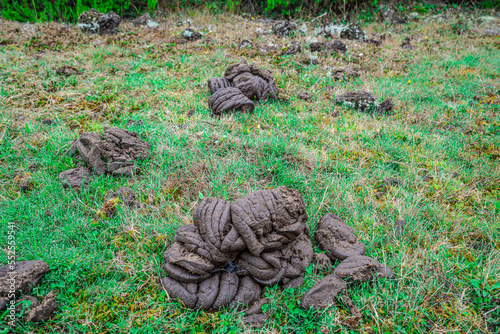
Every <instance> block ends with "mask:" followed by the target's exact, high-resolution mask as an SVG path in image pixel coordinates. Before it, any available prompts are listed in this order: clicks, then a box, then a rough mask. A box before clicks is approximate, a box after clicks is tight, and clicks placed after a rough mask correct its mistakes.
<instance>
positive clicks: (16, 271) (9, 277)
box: [0, 260, 49, 298]
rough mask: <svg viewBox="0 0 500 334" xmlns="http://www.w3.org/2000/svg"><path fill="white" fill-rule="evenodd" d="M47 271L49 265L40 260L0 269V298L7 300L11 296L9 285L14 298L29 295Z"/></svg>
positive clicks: (17, 263)
mask: <svg viewBox="0 0 500 334" xmlns="http://www.w3.org/2000/svg"><path fill="white" fill-rule="evenodd" d="M48 271H49V265H48V264H47V263H46V262H45V261H42V260H39V261H21V262H15V263H13V264H7V265H5V266H3V267H0V297H3V298H9V296H10V295H11V294H12V293H11V292H10V290H11V285H12V284H11V283H13V285H14V290H15V292H14V294H15V295H16V296H19V295H20V294H21V293H22V294H27V293H29V292H30V291H31V290H32V289H33V287H35V286H36V285H38V284H39V283H40V282H41V281H42V279H43V277H44V276H45V274H46V273H47V272H48Z"/></svg>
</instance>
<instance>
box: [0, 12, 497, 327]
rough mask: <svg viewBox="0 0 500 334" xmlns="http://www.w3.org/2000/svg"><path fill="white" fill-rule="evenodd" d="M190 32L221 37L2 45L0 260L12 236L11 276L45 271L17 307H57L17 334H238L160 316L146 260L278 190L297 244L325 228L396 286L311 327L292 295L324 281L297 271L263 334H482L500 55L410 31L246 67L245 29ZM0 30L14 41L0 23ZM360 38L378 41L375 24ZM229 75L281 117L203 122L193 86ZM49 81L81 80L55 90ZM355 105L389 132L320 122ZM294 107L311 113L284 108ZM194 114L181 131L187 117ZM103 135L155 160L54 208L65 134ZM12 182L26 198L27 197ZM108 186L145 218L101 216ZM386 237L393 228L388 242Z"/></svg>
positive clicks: (171, 314)
mask: <svg viewBox="0 0 500 334" xmlns="http://www.w3.org/2000/svg"><path fill="white" fill-rule="evenodd" d="M197 19H198V20H199V21H201V22H202V23H203V24H206V26H208V25H209V24H218V25H219V26H220V30H218V32H217V33H214V34H208V35H206V36H205V38H204V41H201V42H199V43H198V42H196V43H194V44H185V45H183V44H178V43H175V41H173V42H172V43H171V42H169V40H168V38H172V37H176V36H179V34H180V32H181V31H182V29H183V28H181V27H179V28H177V27H174V28H173V29H174V30H173V31H172V32H168V33H167V32H163V34H165V35H166V37H167V40H165V39H161V40H157V39H155V36H150V35H149V36H148V35H147V34H146V32H144V30H143V31H140V32H137V30H134V29H133V28H132V27H131V26H130V25H128V26H127V25H124V26H122V28H121V29H122V32H121V33H120V35H119V36H118V37H110V38H109V39H102V38H101V40H100V42H101V43H102V44H101V45H100V46H96V45H97V44H96V42H95V39H96V38H94V39H92V38H90V37H88V36H85V35H81V34H80V33H78V32H76V30H75V31H70V32H67V33H65V34H68V35H69V36H72V37H71V38H69V37H68V38H67V39H65V37H64V36H63V37H61V36H56V35H51V31H52V30H53V29H54V27H55V26H56V24H52V26H51V25H45V26H42V25H37V27H39V30H37V32H36V36H34V35H29V34H28V35H23V34H20V33H12V34H11V35H8V33H7V35H6V33H3V34H4V35H3V36H2V35H0V39H7V40H8V41H9V42H8V43H4V45H0V61H1V63H0V82H2V84H1V85H0V88H1V90H0V113H1V119H0V138H1V141H0V217H1V218H0V219H1V221H2V224H1V225H0V245H3V244H6V241H7V233H6V231H7V222H9V221H12V222H14V223H15V226H16V243H17V248H16V254H17V259H18V260H33V259H43V260H45V261H46V262H47V263H48V264H49V266H50V269H51V271H50V272H49V273H48V274H47V275H46V277H45V280H44V281H43V283H42V284H41V285H40V286H39V287H37V288H35V289H34V292H33V294H35V295H39V296H44V295H45V294H46V293H48V292H49V291H50V290H55V292H56V295H57V300H58V303H59V306H60V310H59V312H58V313H57V315H56V316H55V317H54V318H53V319H52V321H51V322H49V323H45V324H31V323H23V322H19V323H18V325H17V327H16V328H15V332H28V331H32V332H44V333H45V332H61V331H68V332H71V333H72V332H94V333H103V332H132V333H153V332H167V333H170V332H179V333H184V332H196V333H203V332H215V333H228V332H240V331H246V332H251V331H252V330H251V329H250V328H247V327H245V326H244V325H243V324H242V321H241V319H242V317H243V313H242V312H236V311H234V310H221V311H219V312H215V313H206V312H202V311H193V310H189V309H186V308H184V307H183V306H182V305H181V304H180V303H179V302H178V301H176V300H169V299H168V298H167V296H166V294H165V293H164V292H163V291H162V289H161V288H160V285H159V277H162V276H164V275H165V274H164V273H163V271H162V269H161V266H162V261H163V260H162V257H163V252H164V251H165V249H166V247H167V246H168V245H169V244H170V243H171V242H172V240H173V236H174V233H175V231H176V229H177V228H178V227H179V226H181V225H183V224H187V223H190V222H191V217H192V212H193V209H194V208H195V206H196V204H197V203H198V202H199V200H200V198H201V197H202V196H216V197H223V198H226V199H229V200H234V199H236V198H239V197H241V196H244V195H246V194H248V193H249V192H251V191H255V190H259V189H267V188H272V187H276V186H280V185H286V186H288V187H290V188H295V189H298V190H299V191H300V192H301V193H302V195H303V197H304V199H305V201H306V203H307V208H308V215H309V225H310V227H311V229H312V231H314V230H315V228H316V224H317V222H318V221H319V219H320V218H321V217H322V216H323V215H324V214H326V213H327V212H334V213H335V214H337V215H339V216H341V217H342V218H344V219H345V220H346V222H347V223H348V224H350V225H352V226H353V227H354V230H355V232H356V234H357V235H358V236H359V237H360V239H361V240H362V241H363V242H364V243H365V245H366V252H367V255H368V256H371V257H373V258H375V259H378V260H379V261H381V262H383V263H386V264H387V265H388V266H389V267H390V268H392V270H393V271H394V273H395V275H396V278H395V279H394V280H381V281H375V282H372V283H370V284H362V285H351V286H349V289H348V291H349V294H350V296H351V298H352V299H353V301H354V303H355V305H356V306H357V307H358V308H359V309H360V312H361V313H362V315H363V317H362V319H360V320H359V321H356V320H354V319H353V318H352V317H351V315H350V313H349V311H348V307H347V306H346V305H343V304H342V303H340V302H339V303H338V304H336V305H332V306H331V307H329V308H327V309H325V310H322V311H319V312H313V311H303V310H301V309H300V307H299V299H300V297H301V296H302V295H303V293H304V292H305V291H307V290H308V289H309V288H310V287H312V286H313V285H314V281H315V280H317V279H319V278H321V277H323V276H325V275H326V274H328V273H327V272H318V271H317V270H316V269H315V268H314V267H313V266H311V267H309V268H308V270H307V275H306V279H305V284H304V285H303V286H302V287H300V288H299V289H295V290H293V291H290V290H288V291H284V292H283V291H281V290H280V289H279V288H277V287H268V288H266V290H265V292H264V294H265V295H266V296H269V297H270V298H271V303H270V305H269V307H268V309H267V310H266V313H267V314H269V315H270V317H271V321H270V322H269V323H268V324H267V325H266V327H265V328H264V329H263V330H262V331H263V332H274V333H291V332H295V333H321V332H322V333H330V332H352V333H361V332H364V333H369V332H373V333H421V332H452V333H455V332H457V333H461V332H463V333H466V332H468V333H469V332H473V333H486V332H488V331H494V328H496V330H497V331H498V326H499V323H498V319H499V318H500V307H499V303H500V278H499V274H498V273H499V270H500V256H499V249H500V234H499V225H500V224H499V223H500V219H499V214H500V171H499V168H498V166H499V160H498V159H499V157H500V114H499V107H498V104H499V102H498V101H499V98H500V92H499V89H500V87H499V86H498V79H499V75H498V73H500V52H499V50H498V39H496V40H495V39H494V38H489V39H488V38H482V37H480V36H479V35H469V36H456V35H453V34H452V32H451V23H446V22H445V23H433V24H426V23H423V22H416V23H411V24H409V25H406V26H400V27H390V28H388V29H389V30H391V31H392V34H393V37H392V38H391V39H389V40H387V41H386V42H385V43H384V45H383V46H382V47H381V48H378V49H377V48H375V47H372V46H369V45H364V44H356V43H352V42H349V43H348V44H349V47H350V50H351V55H350V56H348V57H345V58H342V57H329V58H327V59H325V58H321V57H320V59H321V60H322V62H323V63H322V64H321V65H319V66H302V65H300V64H299V62H300V59H301V57H302V56H301V55H296V56H287V57H280V56H279V55H271V56H255V57H254V56H252V54H253V52H254V51H255V49H253V51H252V49H250V50H239V49H238V48H237V47H234V46H231V45H234V44H236V45H237V43H238V41H239V38H241V36H245V34H247V36H252V35H251V31H252V29H254V28H255V27H257V26H262V24H261V23H256V22H251V21H245V22H246V23H245V24H246V25H247V28H246V30H245V28H241V29H242V31H243V32H242V33H240V31H238V32H236V34H235V31H234V30H232V29H231V26H232V25H233V24H234V22H236V21H237V22H239V23H240V25H241V21H240V20H239V19H235V18H231V17H228V18H226V17H222V18H221V17H218V18H215V17H211V16H208V17H207V16H201V17H198V18H197ZM7 24H13V25H14V23H12V22H5V21H4V22H1V21H0V26H2V27H5V26H6V25H7ZM259 24H260V25H259ZM18 26H19V27H21V28H20V29H22V26H21V25H18ZM172 26H173V25H172ZM366 29H367V31H368V32H370V33H381V32H384V31H385V30H384V29H385V28H384V26H383V25H380V24H372V25H370V26H367V27H366ZM0 30H2V29H0ZM440 30H441V31H443V33H440V32H439V31H440ZM3 31H6V30H3ZM129 31H134V33H133V34H129V33H128V32H129ZM71 34H73V35H71ZM232 34H234V35H232ZM411 34H415V35H417V36H419V37H418V38H419V41H418V42H412V43H414V44H415V46H416V50H413V51H408V50H402V49H401V48H400V47H399V45H400V43H401V40H402V39H403V38H404V37H406V36H408V35H411ZM232 36H234V37H232ZM424 36H427V38H424ZM208 38H210V39H211V40H212V41H211V42H209V41H207V39H208ZM270 38H273V37H269V36H264V37H258V38H255V39H253V40H252V43H254V44H255V43H256V44H261V45H265V44H267V42H268V39H270ZM299 40H301V41H303V39H302V37H300V38H299ZM276 42H277V43H278V44H280V45H283V44H284V43H286V40H280V39H276ZM167 43H168V44H167ZM145 44H146V45H147V46H146V47H145ZM168 45H170V46H168ZM304 45H305V43H304ZM195 46H196V47H195ZM39 50H46V52H45V53H44V54H39V53H38V51H39ZM360 53H362V54H363V56H359V54H360ZM35 56H37V58H38V59H36V58H35ZM242 56H245V57H247V58H248V60H249V62H251V63H257V64H260V65H262V66H264V67H266V68H268V69H270V70H271V71H272V72H273V74H274V76H275V78H276V82H277V85H278V87H279V88H280V89H281V90H282V96H285V97H287V98H289V101H288V102H284V101H282V102H267V103H263V104H260V105H258V106H257V108H256V110H255V111H254V112H253V113H252V114H239V113H235V114H231V115H228V116H225V117H223V118H222V119H221V120H216V119H212V118H211V117H210V111H209V110H208V108H207V100H208V96H209V93H208V89H207V87H206V82H207V79H208V78H209V77H213V76H221V75H222V74H223V73H224V69H225V68H226V67H227V66H228V65H229V64H231V63H233V62H236V61H237V60H239V59H240V57H242ZM62 65H72V66H76V67H77V68H79V69H82V70H83V72H84V73H83V74H82V75H80V76H74V77H69V78H63V77H59V76H57V75H56V74H55V69H56V68H57V67H60V66H62ZM325 65H328V66H359V67H361V69H362V70H363V74H362V76H361V77H360V78H359V79H356V80H353V81H348V82H344V81H342V82H336V81H333V79H331V78H329V77H328V76H327V75H326V72H327V70H325V69H324V68H323V66H325ZM489 85H492V86H489ZM330 86H333V89H327V88H328V87H330ZM351 89H366V90H371V91H374V92H375V93H376V95H377V96H379V97H380V98H381V99H383V98H387V97H392V98H394V100H395V101H396V107H395V112H394V114H391V115H381V116H380V115H371V114H365V113H360V112H358V111H355V110H351V109H348V108H345V107H341V106H337V105H335V104H334V102H333V100H334V99H333V98H334V96H335V95H338V94H340V93H342V92H344V91H346V90H351ZM300 90H305V91H307V92H309V93H311V94H312V95H313V101H312V102H311V103H306V102H304V101H301V100H299V99H298V98H297V94H298V92H299V91H300ZM488 92H489V93H490V95H488V94H487V93H488ZM475 97H477V98H476V99H475ZM495 99H496V100H495ZM477 100H479V101H477ZM491 101H493V102H492V103H491V104H488V102H491ZM495 101H496V102H495ZM190 109H194V110H195V111H196V113H195V115H194V116H193V117H190V118H189V117H188V116H187V112H188V111H189V110H190ZM43 118H51V119H53V120H54V121H55V124H53V125H44V124H42V123H41V122H39V121H40V120H41V119H43ZM131 120H132V121H134V122H131ZM139 121H142V124H141V122H139ZM104 125H113V126H119V127H121V128H125V129H128V130H132V131H136V132H138V133H139V134H140V135H141V136H142V138H144V139H146V140H148V141H149V142H150V143H151V145H152V152H153V154H152V155H151V157H150V158H149V159H147V160H146V161H143V162H142V163H141V167H142V170H143V173H142V174H141V175H138V176H137V177H134V178H130V179H126V178H113V177H110V176H101V177H99V178H96V179H94V180H93V181H92V182H91V183H90V185H89V187H88V189H86V190H83V191H81V192H75V191H72V190H67V189H63V188H62V186H61V184H60V183H59V181H58V175H59V173H60V172H62V171H64V170H66V169H68V168H71V167H72V166H73V164H74V162H73V161H72V160H71V159H70V158H68V157H64V156H63V155H62V154H61V152H64V150H65V149H66V148H67V147H68V146H69V145H70V143H71V141H72V140H73V139H74V138H76V137H77V136H78V132H79V131H97V132H98V131H101V129H102V127H103V126H104ZM30 166H31V168H30ZM430 177H432V178H430ZM26 178H31V180H32V189H31V190H30V191H28V192H23V191H21V190H20V188H19V183H20V181H21V180H23V179H26ZM388 178H396V179H398V180H399V181H400V185H399V186H395V185H390V184H389V182H388V181H387V179H388ZM119 186H128V187H130V188H132V189H133V190H134V191H135V192H136V193H137V195H138V196H139V199H140V201H141V202H142V203H143V208H141V209H138V210H130V209H128V208H126V207H124V206H119V207H118V214H117V215H116V216H114V217H110V218H99V217H97V212H98V211H99V210H100V209H101V207H102V205H103V202H104V196H105V194H106V193H107V192H108V191H110V190H114V189H116V188H117V187H119ZM398 219H405V220H406V228H405V230H404V233H403V236H402V237H400V238H399V237H397V236H396V234H395V231H394V224H395V222H396V221H397V220H398ZM314 247H315V251H319V249H318V246H317V244H316V243H314ZM6 262H7V254H6V252H0V263H6ZM4 325H6V315H5V314H3V315H2V314H0V328H3V327H4ZM1 331H2V330H1V329H0V332H1ZM7 331H8V330H4V332H7ZM254 331H256V332H258V331H259V330H254Z"/></svg>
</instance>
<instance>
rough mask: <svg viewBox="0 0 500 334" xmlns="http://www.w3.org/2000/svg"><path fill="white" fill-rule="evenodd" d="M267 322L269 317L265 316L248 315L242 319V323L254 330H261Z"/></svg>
mask: <svg viewBox="0 0 500 334" xmlns="http://www.w3.org/2000/svg"><path fill="white" fill-rule="evenodd" d="M268 320H269V316H268V315H267V314H253V315H249V316H246V317H244V318H243V322H244V323H246V324H248V325H250V326H252V327H255V328H262V327H264V325H265V324H266V322H267V321H268Z"/></svg>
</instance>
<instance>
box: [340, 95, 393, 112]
mask: <svg viewBox="0 0 500 334" xmlns="http://www.w3.org/2000/svg"><path fill="white" fill-rule="evenodd" d="M335 102H336V103H338V104H344V105H347V106H349V107H352V108H355V109H359V110H360V111H366V112H369V111H375V112H390V111H392V108H393V106H394V103H393V102H392V99H386V100H385V101H384V102H382V103H380V104H379V103H378V102H377V98H376V97H375V95H373V94H372V93H369V92H366V91H359V92H347V93H345V94H343V95H340V96H337V98H336V99H335Z"/></svg>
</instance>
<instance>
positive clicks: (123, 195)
mask: <svg viewBox="0 0 500 334" xmlns="http://www.w3.org/2000/svg"><path fill="white" fill-rule="evenodd" d="M113 198H119V199H120V200H121V201H122V203H123V204H125V205H126V206H128V207H129V208H136V209H137V208H139V207H140V206H141V203H140V202H139V201H138V200H137V195H136V194H135V193H134V191H133V190H132V189H130V188H127V187H120V188H118V190H116V191H110V192H108V193H107V194H106V197H104V200H105V201H109V200H111V199H113Z"/></svg>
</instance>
